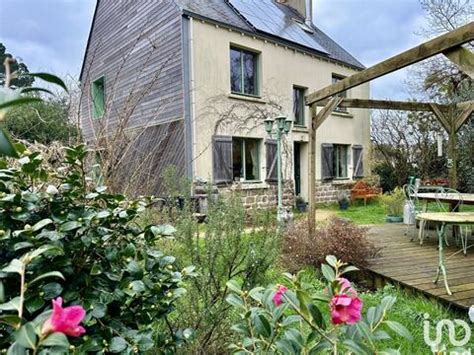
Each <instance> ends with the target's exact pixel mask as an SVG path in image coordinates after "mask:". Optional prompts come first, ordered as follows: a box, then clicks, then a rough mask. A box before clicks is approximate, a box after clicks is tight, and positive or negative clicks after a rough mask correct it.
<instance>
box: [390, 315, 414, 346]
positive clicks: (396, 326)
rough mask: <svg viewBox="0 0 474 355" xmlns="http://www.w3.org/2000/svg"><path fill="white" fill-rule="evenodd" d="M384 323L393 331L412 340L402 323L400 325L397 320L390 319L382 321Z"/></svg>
mask: <svg viewBox="0 0 474 355" xmlns="http://www.w3.org/2000/svg"><path fill="white" fill-rule="evenodd" d="M384 323H385V324H386V325H387V326H388V327H389V328H390V329H392V330H393V331H394V332H395V333H397V334H398V335H400V336H402V337H404V338H406V339H407V340H409V341H412V340H413V337H412V336H411V334H410V332H409V331H408V329H407V328H405V327H404V326H403V325H401V324H400V323H398V322H394V321H390V320H386V321H384Z"/></svg>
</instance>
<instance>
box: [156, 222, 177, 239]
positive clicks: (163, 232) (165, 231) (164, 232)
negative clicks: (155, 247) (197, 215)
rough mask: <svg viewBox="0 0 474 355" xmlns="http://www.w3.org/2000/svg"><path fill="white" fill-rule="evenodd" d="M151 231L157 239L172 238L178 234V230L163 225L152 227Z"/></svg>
mask: <svg viewBox="0 0 474 355" xmlns="http://www.w3.org/2000/svg"><path fill="white" fill-rule="evenodd" d="M150 231H151V232H152V233H153V235H154V236H155V237H158V236H171V235H173V234H174V233H175V232H176V228H174V227H173V226H171V225H169V224H162V225H159V226H152V227H150Z"/></svg>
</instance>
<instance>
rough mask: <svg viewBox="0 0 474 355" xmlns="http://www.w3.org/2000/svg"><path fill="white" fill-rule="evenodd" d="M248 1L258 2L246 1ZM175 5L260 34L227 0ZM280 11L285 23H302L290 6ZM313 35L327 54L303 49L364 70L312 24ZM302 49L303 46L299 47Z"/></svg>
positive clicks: (187, 1) (186, 0)
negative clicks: (283, 14) (283, 15)
mask: <svg viewBox="0 0 474 355" xmlns="http://www.w3.org/2000/svg"><path fill="white" fill-rule="evenodd" d="M248 1H249V2H250V1H259V0H248ZM175 3H176V4H177V5H178V6H179V7H180V8H181V10H182V12H183V13H184V14H187V15H189V16H196V17H202V18H205V19H209V20H212V21H214V22H218V23H221V24H223V25H227V26H230V27H234V28H238V29H241V30H243V31H246V32H253V33H259V34H265V35H266V34H267V33H262V32H261V31H259V30H258V29H256V28H255V27H254V26H252V25H251V22H250V21H248V20H247V19H246V18H245V17H244V16H242V15H241V14H239V13H238V11H237V10H235V9H234V8H233V7H232V6H231V5H230V4H229V3H228V1H227V0H175ZM278 6H279V7H280V9H281V10H282V11H283V12H284V13H285V16H286V17H288V19H287V21H292V19H296V20H299V21H301V22H304V17H303V16H302V15H301V14H300V13H299V12H298V11H296V10H295V9H293V8H292V7H290V6H286V5H283V4H278ZM313 31H314V33H313V34H312V36H313V37H314V39H315V40H316V41H317V42H318V43H319V44H320V45H321V46H322V47H323V48H324V49H325V50H326V52H327V53H321V52H317V51H314V49H312V48H308V47H305V49H307V50H309V51H314V52H317V54H318V55H320V56H323V57H325V56H326V57H329V58H331V59H333V60H336V61H339V62H342V63H345V64H348V65H350V66H352V67H355V68H359V69H364V68H365V67H364V65H363V64H362V63H360V62H359V61H358V60H357V59H356V58H354V57H353V56H352V55H351V54H350V53H349V52H347V51H346V50H345V49H344V48H342V47H341V46H340V45H338V44H337V43H336V42H335V41H334V40H332V39H331V38H330V37H329V36H328V35H327V34H325V33H324V32H323V31H321V30H320V29H319V28H318V27H317V26H314V24H313ZM270 36H271V37H272V38H274V39H276V40H279V41H281V42H283V43H285V42H286V43H288V41H287V40H285V39H283V38H281V37H279V36H278V35H277V34H273V35H270ZM293 44H296V45H298V46H301V45H300V44H298V43H293ZM301 47H304V46H301Z"/></svg>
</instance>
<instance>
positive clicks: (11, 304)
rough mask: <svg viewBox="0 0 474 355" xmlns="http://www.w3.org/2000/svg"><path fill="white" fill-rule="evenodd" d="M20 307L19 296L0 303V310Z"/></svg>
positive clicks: (15, 309)
mask: <svg viewBox="0 0 474 355" xmlns="http://www.w3.org/2000/svg"><path fill="white" fill-rule="evenodd" d="M19 309H20V297H15V298H13V299H11V300H10V301H9V302H7V303H2V304H0V311H17V312H18V310H19Z"/></svg>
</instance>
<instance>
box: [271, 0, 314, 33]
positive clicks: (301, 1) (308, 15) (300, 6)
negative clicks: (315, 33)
mask: <svg viewBox="0 0 474 355" xmlns="http://www.w3.org/2000/svg"><path fill="white" fill-rule="evenodd" d="M276 2H277V3H280V4H284V5H288V6H291V7H292V8H294V9H295V10H296V11H298V12H299V13H300V14H301V16H303V17H304V23H305V24H306V25H307V26H308V27H310V28H311V26H312V24H313V0H276Z"/></svg>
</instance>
